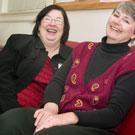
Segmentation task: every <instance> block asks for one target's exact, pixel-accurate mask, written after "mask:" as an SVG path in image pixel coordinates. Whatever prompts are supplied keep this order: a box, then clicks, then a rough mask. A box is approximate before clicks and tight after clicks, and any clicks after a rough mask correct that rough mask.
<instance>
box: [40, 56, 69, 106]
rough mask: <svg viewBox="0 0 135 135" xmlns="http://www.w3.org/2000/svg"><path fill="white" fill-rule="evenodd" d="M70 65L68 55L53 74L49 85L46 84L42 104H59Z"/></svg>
mask: <svg viewBox="0 0 135 135" xmlns="http://www.w3.org/2000/svg"><path fill="white" fill-rule="evenodd" d="M71 64H72V57H71V55H70V56H69V58H68V59H67V60H66V61H65V62H64V64H63V65H62V67H61V68H60V69H59V70H58V71H57V72H56V73H55V75H54V77H53V79H52V81H50V83H49V84H48V86H47V88H46V90H45V96H44V100H43V104H45V103H47V102H54V103H56V104H58V103H59V101H60V99H61V96H62V94H63V90H64V84H65V81H66V77H67V74H68V72H69V70H70V67H71Z"/></svg>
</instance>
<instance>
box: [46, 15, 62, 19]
mask: <svg viewBox="0 0 135 135" xmlns="http://www.w3.org/2000/svg"><path fill="white" fill-rule="evenodd" d="M46 16H48V17H51V16H50V15H46ZM51 18H53V17H51ZM56 19H61V20H63V18H62V17H59V16H58V17H56Z"/></svg>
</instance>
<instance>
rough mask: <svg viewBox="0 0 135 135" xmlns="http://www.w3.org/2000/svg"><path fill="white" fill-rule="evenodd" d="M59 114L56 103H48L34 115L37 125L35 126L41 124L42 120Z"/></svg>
mask: <svg viewBox="0 0 135 135" xmlns="http://www.w3.org/2000/svg"><path fill="white" fill-rule="evenodd" d="M57 113H58V105H57V104H55V103H51V102H49V103H47V104H45V106H44V108H42V109H38V110H37V111H36V112H35V113H34V118H35V119H36V120H35V123H34V125H35V126H36V127H37V126H38V124H39V123H41V122H40V121H41V120H42V119H46V118H47V117H49V116H51V115H54V114H57Z"/></svg>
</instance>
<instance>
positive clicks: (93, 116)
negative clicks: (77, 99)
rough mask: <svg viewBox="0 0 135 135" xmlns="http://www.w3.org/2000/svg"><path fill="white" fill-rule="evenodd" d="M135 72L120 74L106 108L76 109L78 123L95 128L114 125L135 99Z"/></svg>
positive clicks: (119, 120) (120, 119)
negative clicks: (85, 110)
mask: <svg viewBox="0 0 135 135" xmlns="http://www.w3.org/2000/svg"><path fill="white" fill-rule="evenodd" d="M134 82H135V72H132V73H129V74H126V75H123V76H121V77H120V78H119V79H118V80H117V81H116V84H115V87H114V89H113V90H112V95H111V97H110V99H109V102H108V105H107V107H106V108H103V109H100V110H95V111H88V112H81V111H76V112H75V113H76V115H77V116H78V118H79V122H78V124H79V125H82V126H92V127H97V128H113V127H116V126H117V125H118V124H119V123H120V122H121V121H122V119H123V118H124V116H125V115H126V114H127V112H128V111H129V109H130V107H131V105H132V104H133V102H134V99H135V83H134Z"/></svg>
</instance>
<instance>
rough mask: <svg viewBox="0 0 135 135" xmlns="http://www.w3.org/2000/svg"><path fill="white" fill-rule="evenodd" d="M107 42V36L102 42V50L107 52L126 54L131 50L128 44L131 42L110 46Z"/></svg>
mask: <svg viewBox="0 0 135 135" xmlns="http://www.w3.org/2000/svg"><path fill="white" fill-rule="evenodd" d="M106 40H107V37H106V36H105V37H103V38H102V42H101V49H102V50H103V51H105V52H109V53H126V52H128V51H129V50H130V47H129V46H128V43H129V42H130V41H127V42H123V43H117V44H109V43H106Z"/></svg>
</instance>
